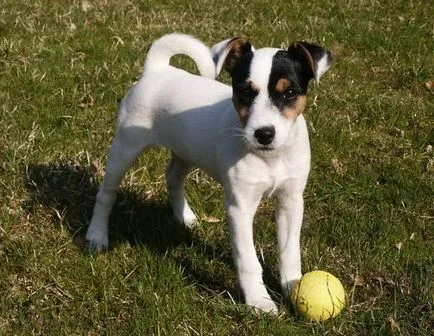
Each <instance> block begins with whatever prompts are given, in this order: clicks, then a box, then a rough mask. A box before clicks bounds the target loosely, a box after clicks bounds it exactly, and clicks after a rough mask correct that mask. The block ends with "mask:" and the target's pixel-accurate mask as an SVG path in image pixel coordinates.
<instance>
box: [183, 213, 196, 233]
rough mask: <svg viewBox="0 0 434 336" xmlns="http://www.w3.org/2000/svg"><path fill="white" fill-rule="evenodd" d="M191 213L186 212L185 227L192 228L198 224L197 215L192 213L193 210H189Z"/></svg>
mask: <svg viewBox="0 0 434 336" xmlns="http://www.w3.org/2000/svg"><path fill="white" fill-rule="evenodd" d="M189 210H190V211H189V212H188V211H184V220H183V222H184V225H185V226H186V227H188V228H192V227H194V226H195V225H196V224H197V217H196V215H195V214H194V213H193V211H191V209H189Z"/></svg>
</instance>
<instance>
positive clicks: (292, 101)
mask: <svg viewBox="0 0 434 336" xmlns="http://www.w3.org/2000/svg"><path fill="white" fill-rule="evenodd" d="M212 52H213V55H214V60H215V63H216V66H217V72H219V71H220V69H221V68H224V69H226V70H227V71H228V72H229V74H230V75H231V77H232V88H233V97H232V100H233V104H234V107H235V109H236V110H237V111H238V114H239V117H240V120H241V123H242V125H243V126H244V131H245V138H246V142H247V144H248V146H249V148H250V149H251V150H253V151H263V152H265V151H274V150H278V149H281V148H284V147H286V146H287V145H288V144H290V143H291V138H292V137H293V136H294V131H293V125H294V123H295V121H296V119H297V117H298V116H299V115H300V114H301V113H303V111H304V108H305V105H306V93H307V87H308V84H309V81H310V80H311V79H315V81H316V82H318V80H319V78H320V77H321V76H322V75H323V74H324V73H325V72H326V71H327V70H328V69H329V68H330V65H331V54H330V52H329V51H328V50H326V49H324V48H322V47H320V46H317V45H314V44H310V43H305V42H295V43H293V44H292V45H291V46H290V47H289V48H288V49H286V50H284V49H275V48H263V49H258V50H255V49H254V48H253V47H252V45H251V44H250V42H249V41H248V40H247V39H246V38H244V37H237V38H234V39H231V40H226V41H223V42H221V43H219V44H216V45H215V46H214V47H213V49H212Z"/></svg>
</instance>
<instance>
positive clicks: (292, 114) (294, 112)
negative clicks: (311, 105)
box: [282, 96, 306, 120]
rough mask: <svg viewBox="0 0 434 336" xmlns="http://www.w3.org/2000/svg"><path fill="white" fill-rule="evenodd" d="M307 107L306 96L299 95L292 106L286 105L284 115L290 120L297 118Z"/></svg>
mask: <svg viewBox="0 0 434 336" xmlns="http://www.w3.org/2000/svg"><path fill="white" fill-rule="evenodd" d="M305 107H306V96H298V98H297V101H296V102H295V104H294V105H293V106H291V107H284V108H283V110H282V115H283V116H284V117H285V118H287V119H290V120H295V119H296V118H297V117H298V116H299V115H300V114H302V113H303V111H304V109H305Z"/></svg>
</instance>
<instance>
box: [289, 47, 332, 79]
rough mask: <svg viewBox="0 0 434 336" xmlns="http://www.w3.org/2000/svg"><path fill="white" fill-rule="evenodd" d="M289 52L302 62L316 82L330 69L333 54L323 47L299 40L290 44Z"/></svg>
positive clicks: (310, 77)
mask: <svg viewBox="0 0 434 336" xmlns="http://www.w3.org/2000/svg"><path fill="white" fill-rule="evenodd" d="M288 53H289V54H290V55H291V56H292V57H294V58H295V59H297V60H298V61H299V62H300V63H301V64H302V66H303V67H304V68H305V69H306V72H307V74H308V76H309V79H312V78H314V79H315V82H316V83H318V82H319V79H320V78H321V76H322V75H323V74H324V73H325V72H326V71H327V70H328V69H330V66H331V62H332V55H331V52H330V51H328V50H327V49H324V48H323V47H320V46H317V45H315V44H310V43H307V42H300V41H297V42H294V43H293V44H291V45H290V46H289V48H288Z"/></svg>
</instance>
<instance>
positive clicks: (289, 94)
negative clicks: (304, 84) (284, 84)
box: [282, 88, 298, 100]
mask: <svg viewBox="0 0 434 336" xmlns="http://www.w3.org/2000/svg"><path fill="white" fill-rule="evenodd" d="M297 94H298V92H297V90H295V89H293V88H288V89H286V90H285V91H283V93H282V98H283V99H285V100H290V99H293V98H295V97H296V96H297Z"/></svg>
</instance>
